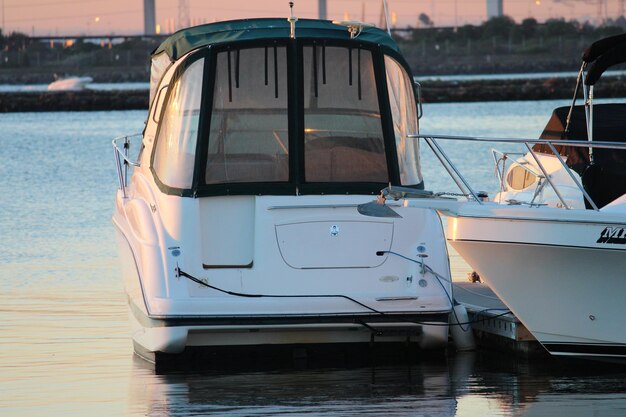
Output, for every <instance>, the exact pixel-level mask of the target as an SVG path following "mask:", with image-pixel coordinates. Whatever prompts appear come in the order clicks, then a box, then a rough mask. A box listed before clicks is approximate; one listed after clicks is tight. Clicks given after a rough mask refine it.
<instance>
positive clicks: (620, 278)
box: [449, 217, 626, 358]
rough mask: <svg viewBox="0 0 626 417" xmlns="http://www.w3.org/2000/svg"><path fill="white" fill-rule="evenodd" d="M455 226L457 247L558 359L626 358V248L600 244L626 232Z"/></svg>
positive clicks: (517, 221)
mask: <svg viewBox="0 0 626 417" xmlns="http://www.w3.org/2000/svg"><path fill="white" fill-rule="evenodd" d="M450 220H451V221H450V224H449V228H450V229H449V236H452V238H450V240H449V242H450V243H451V245H452V246H453V247H454V248H455V249H456V250H457V251H458V252H459V254H460V255H461V256H462V257H463V258H464V259H465V260H466V261H467V262H468V263H469V264H470V266H472V267H473V268H474V269H475V270H476V271H477V272H478V273H479V274H480V276H481V277H482V278H483V279H484V280H485V282H486V283H487V284H488V285H489V286H490V287H491V288H492V289H493V291H494V292H495V293H496V294H497V295H498V297H500V299H501V300H502V301H503V302H504V303H505V304H506V305H507V306H508V307H509V308H510V309H511V311H512V312H513V313H514V314H515V315H516V316H517V317H518V318H519V319H520V320H521V321H522V322H523V323H524V325H525V326H526V327H527V328H528V329H529V330H530V331H531V332H532V333H533V335H534V336H535V337H536V338H537V340H538V341H539V342H541V343H542V345H543V346H544V347H545V348H546V349H547V350H548V351H549V352H550V353H551V354H553V355H559V356H589V357H619V358H626V332H625V331H624V330H626V327H625V326H624V323H623V320H622V319H621V317H622V316H623V311H624V299H623V297H624V294H626V277H625V276H624V271H625V270H626V247H624V245H623V244H606V242H602V238H601V237H602V236H603V233H604V234H606V233H605V230H606V229H607V227H609V228H610V229H611V230H612V229H616V230H619V229H620V227H616V226H607V225H605V224H593V223H584V222H568V221H549V220H546V219H541V220H532V219H529V218H525V219H524V218H521V217H517V218H515V217H509V218H501V219H495V218H487V217H485V218H477V217H473V218H472V217H456V218H452V219H450Z"/></svg>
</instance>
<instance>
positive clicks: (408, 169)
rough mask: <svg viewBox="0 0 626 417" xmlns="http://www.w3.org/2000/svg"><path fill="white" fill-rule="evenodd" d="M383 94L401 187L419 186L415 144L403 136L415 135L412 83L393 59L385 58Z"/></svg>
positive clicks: (416, 145) (414, 141) (415, 124)
mask: <svg viewBox="0 0 626 417" xmlns="http://www.w3.org/2000/svg"><path fill="white" fill-rule="evenodd" d="M385 68H386V71H387V90H388V91H389V105H390V107H391V114H392V118H393V131H394V134H395V138H396V148H397V152H398V165H399V167H398V168H399V170H400V182H401V183H402V185H417V184H420V183H421V182H422V173H421V172H420V160H419V142H418V141H417V140H416V139H408V138H407V135H417V134H418V120H417V108H416V103H415V95H414V93H413V82H412V81H411V79H410V78H409V75H408V74H407V72H406V71H405V70H404V68H402V66H401V65H400V64H399V63H398V62H397V61H396V60H395V59H393V58H390V57H388V56H385Z"/></svg>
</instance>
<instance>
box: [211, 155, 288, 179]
mask: <svg viewBox="0 0 626 417" xmlns="http://www.w3.org/2000/svg"><path fill="white" fill-rule="evenodd" d="M288 179H289V168H288V157H287V155H267V154H261V153H245V154H213V155H209V157H208V159H207V169H206V177H205V180H206V183H207V184H220V183H230V182H264V181H268V182H271V181H287V180H288Z"/></svg>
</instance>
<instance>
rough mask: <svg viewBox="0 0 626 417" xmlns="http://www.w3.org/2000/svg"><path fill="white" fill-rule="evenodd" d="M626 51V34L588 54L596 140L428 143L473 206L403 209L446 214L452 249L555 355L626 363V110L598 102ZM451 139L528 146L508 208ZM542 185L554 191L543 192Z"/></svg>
mask: <svg viewBox="0 0 626 417" xmlns="http://www.w3.org/2000/svg"><path fill="white" fill-rule="evenodd" d="M625 45H626V37H625V36H620V37H617V38H611V39H608V40H604V41H602V42H601V43H599V44H594V46H592V48H591V49H590V50H588V51H587V53H586V55H585V56H586V60H585V63H584V64H583V67H582V69H581V72H580V77H579V81H581V80H583V78H584V87H585V88H584V96H585V102H586V104H585V108H581V107H578V106H574V104H573V105H572V109H573V112H569V114H570V116H571V115H572V114H574V118H575V117H577V116H576V115H583V116H582V120H583V121H585V115H586V123H584V129H583V130H584V131H585V132H586V131H588V132H589V133H590V134H589V141H588V140H587V139H588V138H587V136H586V135H585V136H584V137H581V136H579V137H576V136H574V137H571V136H569V137H568V136H567V135H568V134H570V135H571V134H574V135H575V134H576V132H578V133H579V131H580V130H581V129H577V128H573V129H571V130H569V129H565V130H564V133H565V134H564V135H561V134H560V133H559V134H558V135H556V137H553V138H547V139H546V138H544V139H534V140H533V139H494V138H491V139H489V138H462V137H450V136H448V137H446V136H421V138H422V139H423V140H424V141H425V142H426V143H427V144H428V145H429V146H430V147H431V149H432V150H433V152H434V153H435V154H436V155H437V157H438V158H439V160H440V161H441V162H442V163H443V164H444V166H445V167H446V168H447V170H448V172H449V173H450V175H451V176H452V177H453V178H454V180H455V181H456V183H457V185H459V187H460V189H461V190H462V192H463V194H465V195H466V196H467V197H468V199H467V201H456V200H450V199H442V198H439V199H432V198H427V199H423V200H420V201H416V200H413V201H405V202H404V204H403V205H404V206H405V207H419V208H426V207H427V208H437V209H438V210H439V212H440V213H441V214H443V215H446V216H448V217H449V219H448V230H447V238H448V241H449V243H450V244H451V245H452V246H453V247H454V249H456V250H457V251H458V252H459V254H460V255H461V256H462V257H463V258H464V259H465V260H466V261H467V262H468V263H469V265H470V266H471V267H472V268H474V269H475V270H476V272H478V274H479V275H480V277H481V278H482V279H483V280H484V281H485V282H486V283H487V284H488V285H489V286H490V287H491V288H492V289H493V290H494V292H495V293H496V294H497V295H498V297H500V299H501V300H502V301H503V302H504V303H505V304H506V305H507V306H508V307H509V308H510V309H511V311H512V312H513V313H514V314H515V315H516V316H517V317H518V318H519V319H520V320H521V321H522V323H523V324H524V325H525V326H526V327H527V328H528V329H529V330H530V331H531V332H532V333H533V335H534V336H535V337H536V338H537V340H538V341H539V342H541V343H542V345H543V346H544V347H545V348H546V349H547V350H548V351H549V352H550V353H551V354H553V355H559V356H578V357H595V358H611V359H613V358H626V325H624V322H623V321H622V318H623V317H624V315H625V314H626V307H625V305H626V304H625V302H624V301H625V297H626V276H625V275H624V271H626V195H625V193H626V175H624V172H625V171H624V167H625V166H626V163H625V162H626V143H624V142H622V141H623V140H624V133H626V117H624V116H626V106H624V105H619V104H618V105H599V106H598V105H595V106H594V104H593V85H594V84H595V81H597V79H598V78H599V77H600V75H601V74H602V72H603V71H604V70H605V69H606V68H607V67H608V66H610V65H611V64H614V63H616V61H620V60H621V61H623V57H622V55H621V51H623V50H624V49H623V48H624V46H625ZM620 48H621V49H620ZM618 52H619V54H618ZM620 109H621V111H622V116H621V117H613V118H612V119H611V120H613V122H611V124H609V123H607V124H604V123H598V120H609V119H602V117H604V116H602V114H605V116H606V113H609V114H611V113H615V112H617V111H619V110H620ZM566 110H567V108H566ZM557 111H559V112H560V113H561V114H565V115H567V113H568V111H565V112H563V111H562V110H559V109H557ZM555 113H556V112H555ZM598 115H601V116H600V117H598V118H596V116H598ZM570 116H568V117H567V119H568V123H567V124H569V119H570ZM572 120H573V119H572ZM551 122H554V119H552V120H551ZM548 126H549V127H550V124H549V125H548ZM620 126H621V127H620ZM561 132H563V129H562V128H561ZM607 132H610V133H613V134H614V135H618V137H615V136H604V135H603V134H606V133H607ZM544 133H545V132H544ZM592 134H593V135H592ZM576 139H578V140H576ZM591 139H593V140H591ZM449 140H464V141H472V142H473V143H477V142H481V143H482V142H500V143H506V144H507V146H511V144H521V145H523V146H524V147H525V150H526V151H527V153H526V154H525V156H523V157H522V158H521V159H518V160H517V162H516V163H515V164H513V165H512V166H511V167H510V168H509V170H508V171H504V174H502V173H501V180H502V181H503V182H507V183H508V185H509V186H511V188H516V187H515V186H517V189H513V190H511V189H506V188H505V189H504V190H501V192H500V194H501V195H498V196H497V200H498V201H499V202H490V201H483V198H481V196H480V195H479V193H477V192H476V191H474V188H472V186H471V185H470V184H469V182H468V180H467V178H466V177H465V176H464V175H463V174H462V172H461V169H460V168H459V167H458V166H457V165H455V164H454V163H453V162H452V161H450V159H449V157H448V155H447V154H446V152H445V150H444V147H443V146H441V142H443V141H449ZM557 148H558V150H557ZM545 150H550V151H552V155H551V156H547V155H546V154H545ZM577 164H580V165H577ZM581 165H582V166H581ZM529 167H530V169H528V168H529ZM575 170H578V173H579V174H581V175H578V174H577V172H576V171H575ZM516 176H517V178H515V177H516ZM540 180H541V181H543V182H544V185H543V186H542V187H544V188H543V189H544V190H546V189H547V188H550V193H546V192H545V191H541V190H540V192H537V191H536V189H537V188H538V184H539V181H540ZM573 187H575V188H576V191H575V192H574V191H572V189H573ZM529 190H532V191H529ZM568 190H569V191H568ZM525 192H526V194H525V195H524V193H525ZM515 193H516V194H515ZM502 194H504V195H502ZM575 195H577V196H578V197H576V199H574V198H573V196H575ZM520 196H521V197H520ZM512 197H514V198H512ZM583 198H584V199H585V201H586V203H587V204H586V205H587V206H588V207H589V208H588V209H585V206H584V205H583V204H582V202H581V200H582V199H583ZM520 200H525V201H520ZM573 200H576V201H577V204H572V201H573ZM370 212H375V210H372V209H371V208H370ZM380 213H381V214H380V216H382V217H381V218H384V216H385V214H384V212H383V211H382V210H381V211H380Z"/></svg>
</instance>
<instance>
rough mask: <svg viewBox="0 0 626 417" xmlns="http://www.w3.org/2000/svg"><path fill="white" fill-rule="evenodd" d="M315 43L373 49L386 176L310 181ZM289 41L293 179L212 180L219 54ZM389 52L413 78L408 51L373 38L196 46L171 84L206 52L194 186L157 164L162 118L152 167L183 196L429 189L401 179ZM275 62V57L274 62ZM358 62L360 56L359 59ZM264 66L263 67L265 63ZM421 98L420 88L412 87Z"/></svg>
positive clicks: (290, 175)
mask: <svg viewBox="0 0 626 417" xmlns="http://www.w3.org/2000/svg"><path fill="white" fill-rule="evenodd" d="M312 45H324V46H331V47H345V48H351V49H354V48H361V49H362V50H367V51H369V52H371V54H372V65H373V71H374V79H375V82H376V94H377V99H378V107H379V108H378V110H379V115H380V123H381V132H382V143H383V144H384V154H385V159H386V164H387V167H386V168H387V178H386V181H384V182H383V181H362V182H361V181H359V182H357V181H354V182H348V181H337V182H307V181H306V180H305V178H304V172H303V171H304V163H305V161H304V159H305V155H304V137H305V131H304V112H305V109H304V88H305V87H304V58H303V55H304V50H305V49H304V48H305V47H310V46H312ZM274 46H278V47H284V48H285V51H286V72H287V95H288V99H287V100H288V101H287V117H288V121H287V123H288V145H289V148H288V154H289V162H288V167H289V170H288V179H287V181H269V182H268V181H263V182H228V183H214V184H206V179H205V173H206V168H207V152H208V141H209V135H210V128H211V127H210V122H211V116H212V110H213V108H212V107H213V98H214V97H213V93H214V89H215V83H216V78H217V74H216V68H217V60H218V54H219V53H220V52H224V51H229V50H230V51H237V50H243V49H247V48H265V47H268V48H273V47H274ZM385 56H389V57H391V58H393V59H394V60H395V61H396V62H397V63H399V64H400V66H401V68H402V69H403V70H404V71H406V73H407V75H408V76H409V78H410V79H411V80H413V76H412V73H411V71H410V68H409V66H408V64H407V63H406V61H405V59H404V58H403V57H402V55H401V54H400V53H398V52H396V51H394V50H393V49H391V48H389V47H387V46H385V45H380V44H374V43H371V42H361V41H359V40H358V38H357V39H350V40H343V39H322V38H296V39H288V38H287V39H285V38H275V39H274V38H263V39H257V40H252V41H251V40H246V41H238V42H230V43H225V44H222V45H209V46H205V47H201V48H198V49H197V50H195V51H192V52H190V53H189V54H188V55H186V56H185V57H184V58H182V59H184V60H185V61H184V62H181V64H180V65H179V66H178V68H176V70H175V73H174V74H173V75H172V79H171V81H170V83H169V84H170V85H174V84H175V83H176V82H177V81H178V80H179V78H180V77H182V75H183V74H184V72H185V70H186V69H187V68H189V66H190V65H191V63H193V62H195V61H197V60H198V59H201V58H204V73H203V83H202V98H201V104H200V117H199V121H198V129H197V136H196V149H195V163H194V173H193V178H192V183H191V187H190V188H176V187H172V186H169V185H168V184H165V183H164V182H162V181H161V179H160V178H159V175H158V173H157V172H156V171H155V169H154V157H155V150H156V149H157V145H158V141H159V134H160V130H161V123H159V126H158V128H157V131H156V135H155V144H154V146H153V149H152V153H151V156H150V162H151V163H150V170H151V172H152V175H153V177H154V180H155V182H156V184H157V186H158V187H159V189H160V190H161V191H162V192H164V193H166V194H170V195H177V196H182V197H205V196H220V195H300V194H313V195H315V194H318V195H319V194H366V195H376V194H378V193H379V191H380V190H381V189H382V188H384V187H386V186H388V185H404V186H410V187H413V188H415V189H423V188H424V182H423V180H422V181H421V182H420V183H419V184H401V179H400V172H399V166H398V153H397V152H398V151H397V149H396V138H395V134H394V126H393V119H392V117H393V116H392V110H391V108H390V107H391V106H390V104H389V99H390V98H389V92H388V87H387V79H386V68H385ZM271 65H273V63H272V64H271ZM355 66H356V62H355ZM260 71H263V69H262V68H261V69H260ZM173 90H174V89H173V88H170V89H168V92H167V96H166V97H165V99H164V103H165V104H164V105H163V106H162V107H163V108H162V109H161V117H160V118H159V120H163V114H164V113H165V111H166V108H167V107H168V104H169V103H170V100H171V97H170V96H171V94H172V91H173ZM408 94H410V95H411V96H412V97H413V98H414V99H415V92H414V90H413V89H411V91H410V92H408Z"/></svg>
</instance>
